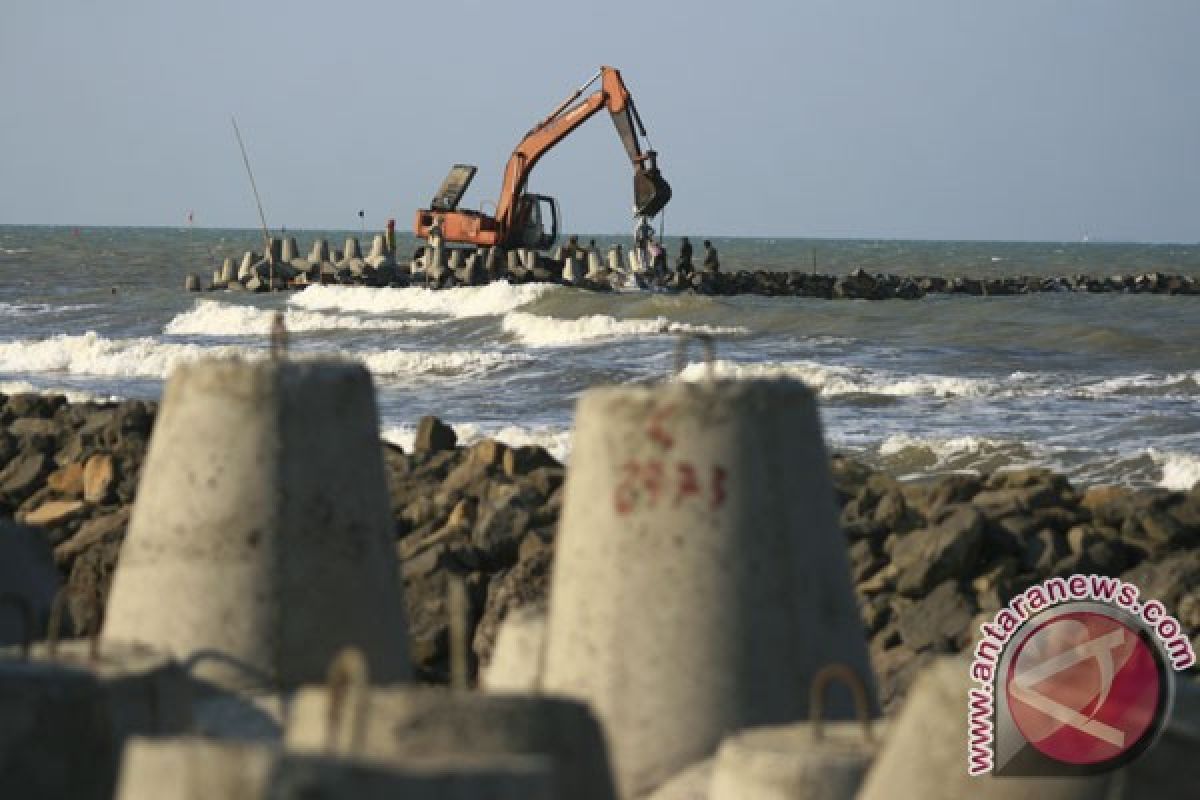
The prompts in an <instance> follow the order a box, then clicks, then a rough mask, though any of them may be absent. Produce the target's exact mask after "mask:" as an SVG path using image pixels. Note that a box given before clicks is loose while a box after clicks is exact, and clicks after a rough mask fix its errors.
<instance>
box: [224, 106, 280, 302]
mask: <svg viewBox="0 0 1200 800" xmlns="http://www.w3.org/2000/svg"><path fill="white" fill-rule="evenodd" d="M229 119H230V121H231V122H233V134H234V136H236V137H237V140H238V147H239V148H240V149H241V151H242V162H243V163H244V164H245V165H246V174H247V175H249V176H250V188H251V189H252V190H253V191H254V202H255V204H256V205H257V206H258V219H259V221H260V222H261V223H262V232H263V245H264V246H265V247H266V252H267V264H268V265H269V266H270V270H271V275H270V278H269V280H270V282H271V285H270V290H271V291H274V290H275V254H274V253H272V252H271V234H270V233H269V232H268V231H267V215H266V214H264V213H263V207H262V199H261V198H259V196H258V184H256V183H255V182H254V171H253V170H252V169H250V158H249V156H247V155H246V144H245V142H243V141H242V132H241V131H240V130H238V124H237V117H234V116H232V115H230V117H229Z"/></svg>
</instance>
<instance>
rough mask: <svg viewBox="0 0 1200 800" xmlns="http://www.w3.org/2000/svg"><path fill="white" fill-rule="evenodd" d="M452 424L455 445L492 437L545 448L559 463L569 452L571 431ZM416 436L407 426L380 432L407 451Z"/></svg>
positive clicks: (468, 423)
mask: <svg viewBox="0 0 1200 800" xmlns="http://www.w3.org/2000/svg"><path fill="white" fill-rule="evenodd" d="M452 427H453V428H454V432H455V433H456V434H458V442H459V444H474V443H475V442H478V441H479V440H481V439H496V440H497V441H501V442H504V444H506V445H508V446H510V447H523V446H526V445H537V446H539V447H543V448H545V449H546V450H547V451H548V452H549V453H550V455H552V456H554V457H555V458H556V459H558V460H559V461H562V462H565V461H566V459H567V456H568V454H569V453H570V452H571V432H570V431H569V430H563V429H560V428H551V427H538V428H523V427H521V426H519V425H506V426H504V427H501V428H487V427H485V426H482V425H477V424H475V423H472V422H466V423H461V424H458V425H453V426H452ZM416 436H417V429H416V428H415V427H414V426H411V425H400V426H396V427H391V428H386V429H384V431H383V438H384V439H385V440H386V441H389V442H392V443H393V444H396V445H399V446H400V447H402V448H404V449H405V450H406V451H408V452H410V453H411V452H412V447H413V441H414V440H415V439H416Z"/></svg>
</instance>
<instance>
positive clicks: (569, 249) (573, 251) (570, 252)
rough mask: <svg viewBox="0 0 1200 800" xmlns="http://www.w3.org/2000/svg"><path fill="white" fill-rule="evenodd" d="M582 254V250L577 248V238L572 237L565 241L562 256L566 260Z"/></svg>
mask: <svg viewBox="0 0 1200 800" xmlns="http://www.w3.org/2000/svg"><path fill="white" fill-rule="evenodd" d="M583 254H584V250H583V248H582V247H580V246H579V237H578V236H575V235H572V236H571V237H570V238H569V239H567V244H566V247H564V248H563V256H565V257H566V258H578V257H580V256H582V255H583Z"/></svg>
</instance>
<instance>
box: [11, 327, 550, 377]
mask: <svg viewBox="0 0 1200 800" xmlns="http://www.w3.org/2000/svg"><path fill="white" fill-rule="evenodd" d="M232 355H238V356H242V357H244V358H250V359H257V358H264V357H265V355H266V353H265V350H264V349H262V348H257V347H253V348H252V347H235V346H220V347H205V346H201V345H196V344H185V343H178V342H163V341H160V340H157V339H153V338H150V337H141V338H137V339H106V338H105V337H103V336H100V335H99V334H97V333H95V332H91V331H89V332H88V333H86V334H83V335H81V336H66V335H63V336H54V337H51V338H49V339H41V340H25V341H21V340H18V341H14V342H3V343H0V372H9V373H22V372H24V373H30V372H35V373H43V372H49V373H54V372H65V373H68V374H72V375H92V376H99V377H117V378H165V377H166V376H167V375H168V374H170V372H171V370H172V369H174V368H175V366H176V365H178V364H180V363H183V362H187V361H195V360H196V359H198V358H203V357H207V356H232ZM312 355H320V353H314V354H312ZM353 355H354V356H355V357H357V358H359V359H360V360H361V361H362V362H363V363H364V364H365V365H366V367H367V369H369V370H370V371H371V372H372V373H374V374H376V375H380V376H396V375H454V376H478V375H482V374H486V373H488V372H491V371H494V370H496V369H501V368H504V367H507V366H511V365H515V364H520V363H524V362H526V361H529V360H531V359H532V358H533V357H532V356H530V355H527V354H524V353H502V352H487V351H477V350H462V351H410V350H379V351H374V352H365V353H355V354H353Z"/></svg>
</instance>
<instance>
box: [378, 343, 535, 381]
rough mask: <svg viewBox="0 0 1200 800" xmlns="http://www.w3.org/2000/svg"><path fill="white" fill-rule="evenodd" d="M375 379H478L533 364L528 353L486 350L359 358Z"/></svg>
mask: <svg viewBox="0 0 1200 800" xmlns="http://www.w3.org/2000/svg"><path fill="white" fill-rule="evenodd" d="M355 355H356V356H357V357H358V358H359V359H360V360H361V361H362V362H363V363H364V364H366V365H367V369H369V370H370V371H371V372H372V373H374V374H375V375H380V376H389V375H445V376H454V377H478V376H480V375H484V374H487V373H490V372H495V371H496V370H500V369H505V368H507V367H513V366H517V365H519V364H524V363H526V362H529V361H532V360H533V357H532V356H530V355H527V354H525V353H500V352H489V351H485V350H450V351H430V350H382V351H379V352H375V353H357V354H355Z"/></svg>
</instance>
